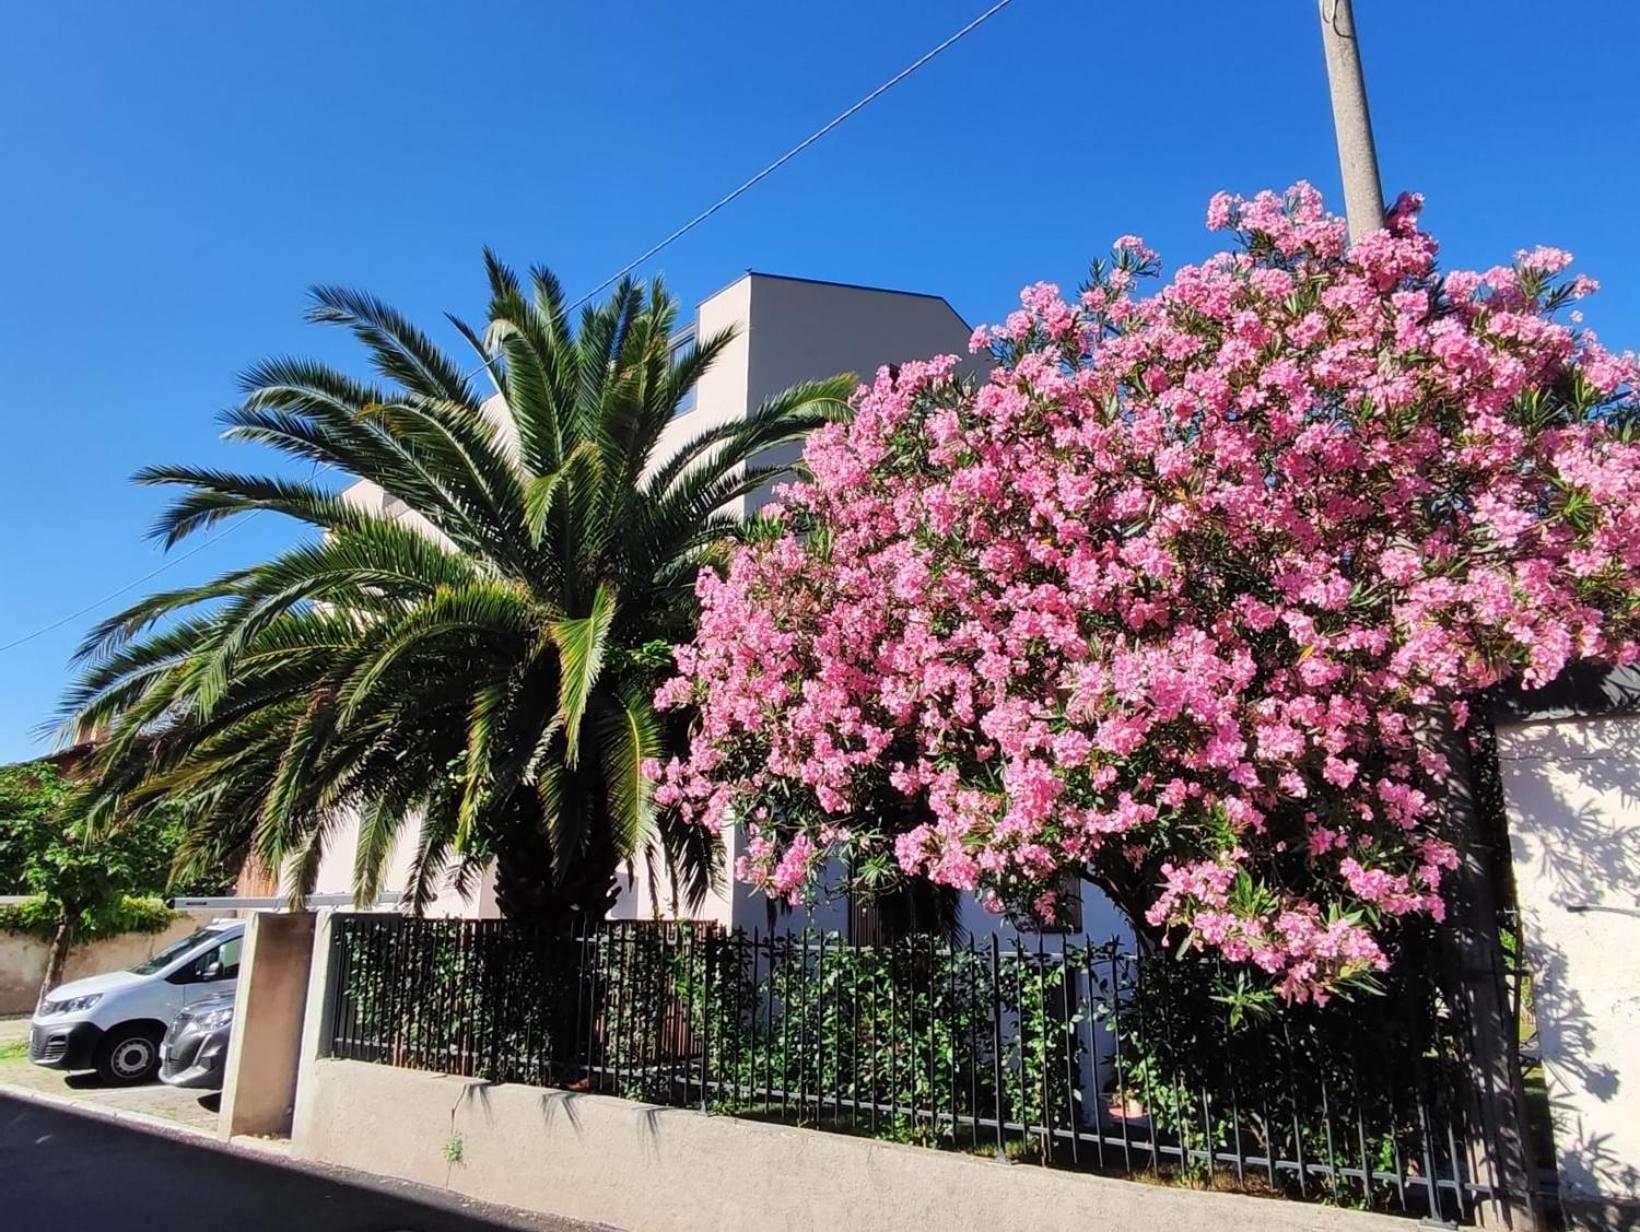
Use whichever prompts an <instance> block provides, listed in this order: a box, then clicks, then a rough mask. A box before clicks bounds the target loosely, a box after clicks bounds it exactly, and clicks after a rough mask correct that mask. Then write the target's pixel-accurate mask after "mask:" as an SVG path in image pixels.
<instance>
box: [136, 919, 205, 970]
mask: <svg viewBox="0 0 1640 1232" xmlns="http://www.w3.org/2000/svg"><path fill="white" fill-rule="evenodd" d="M216 935H217V930H216V929H214V928H201V929H199V930H198V931H196V932H191V933H189V934H188V935H187V936H186V937H184V938H183V939H182V940H181V941H178V942H177V943H176V944H175V945H168V946H166V947H165V948H164V949H163V950H161V951H160V952H159V953H158V954H155V955H154V956H153V957H152V958H150V959H149V960H148V961H147V962H141V963H138V964H137V965H136V966H135V967H132V968H131V970H132V971H134V972H136V974H138V975H153V974H154V973H155V972H156V971H163V970H165V968H166V967H168V966H170V965H171V963H172V962H174V961H175V960H176V959H178V958H181V957H182V956H183V955H184V954H186V953H187V952H188V951H189V950H191V949H193V948H194V947H195V946H196V945H198V944H199V943H200V942H201V941H209V940H210V939H211V938H212V937H214V936H216Z"/></svg>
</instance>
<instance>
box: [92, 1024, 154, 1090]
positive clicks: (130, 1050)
mask: <svg viewBox="0 0 1640 1232" xmlns="http://www.w3.org/2000/svg"><path fill="white" fill-rule="evenodd" d="M159 1040H160V1033H159V1032H158V1031H156V1030H155V1029H154V1028H153V1027H145V1026H142V1025H140V1024H137V1023H131V1024H129V1025H126V1026H122V1027H115V1028H114V1029H113V1030H111V1031H110V1032H109V1033H108V1034H107V1035H105V1036H103V1041H102V1045H101V1047H99V1048H98V1049H97V1077H99V1078H101V1079H102V1080H103V1081H104V1082H105V1083H107V1084H108V1085H109V1086H111V1087H134V1086H136V1085H137V1084H138V1083H139V1082H147V1081H148V1080H149V1079H151V1078H152V1077H153V1076H154V1073H155V1071H156V1070H158V1069H159Z"/></svg>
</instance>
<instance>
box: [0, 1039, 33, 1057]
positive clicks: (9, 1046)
mask: <svg viewBox="0 0 1640 1232" xmlns="http://www.w3.org/2000/svg"><path fill="white" fill-rule="evenodd" d="M27 1058H28V1041H27V1040H7V1041H6V1042H5V1043H3V1044H0V1061H23V1060H26V1059H27Z"/></svg>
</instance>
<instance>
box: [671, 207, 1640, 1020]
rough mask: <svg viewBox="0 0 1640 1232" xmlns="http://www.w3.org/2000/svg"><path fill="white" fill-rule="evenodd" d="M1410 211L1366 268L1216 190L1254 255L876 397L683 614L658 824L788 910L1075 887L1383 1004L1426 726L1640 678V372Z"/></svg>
mask: <svg viewBox="0 0 1640 1232" xmlns="http://www.w3.org/2000/svg"><path fill="white" fill-rule="evenodd" d="M1420 204H1421V202H1420V200H1419V199H1418V198H1416V197H1410V196H1403V197H1402V198H1401V200H1400V201H1399V202H1398V203H1397V205H1396V206H1395V208H1394V209H1393V210H1392V211H1391V212H1390V214H1389V216H1388V218H1387V222H1386V226H1385V228H1384V229H1383V230H1380V231H1378V232H1376V233H1373V234H1371V235H1369V236H1367V237H1366V238H1364V239H1363V240H1362V241H1361V242H1359V243H1357V244H1356V245H1354V246H1353V247H1351V246H1348V245H1347V243H1346V238H1345V228H1344V224H1343V222H1342V221H1341V220H1339V219H1337V218H1335V217H1332V216H1330V215H1328V214H1326V213H1325V212H1324V211H1323V208H1322V205H1321V202H1320V199H1319V196H1318V194H1317V193H1316V192H1315V190H1314V189H1313V188H1311V187H1310V186H1308V185H1306V184H1300V185H1298V186H1296V187H1295V188H1293V189H1291V190H1290V191H1289V192H1287V193H1286V194H1283V195H1277V194H1273V193H1261V194H1259V195H1258V196H1256V197H1254V198H1252V199H1240V198H1233V197H1229V196H1225V195H1220V196H1218V197H1215V198H1214V200H1213V202H1212V203H1211V205H1210V207H1209V211H1208V222H1209V225H1210V227H1212V228H1214V229H1217V230H1222V231H1227V232H1229V233H1230V234H1231V235H1232V236H1233V237H1234V239H1235V244H1234V246H1233V248H1232V249H1231V251H1228V252H1224V253H1220V254H1219V255H1216V256H1214V257H1212V258H1211V259H1209V260H1207V261H1205V262H1203V263H1202V264H1200V265H1197V266H1190V267H1186V268H1184V269H1181V270H1180V271H1178V273H1177V274H1176V275H1175V276H1174V277H1173V279H1172V280H1171V282H1169V283H1168V284H1167V285H1165V286H1164V287H1162V288H1161V289H1160V290H1159V291H1157V292H1156V293H1154V294H1152V295H1149V296H1148V297H1142V296H1140V295H1139V294H1138V291H1139V286H1140V283H1141V281H1142V280H1145V279H1148V278H1154V277H1156V276H1157V274H1158V271H1159V266H1158V263H1157V259H1156V257H1155V255H1154V254H1153V253H1152V252H1150V251H1149V250H1148V249H1146V248H1145V246H1144V245H1143V243H1142V242H1141V241H1140V240H1138V239H1136V238H1133V237H1131V236H1127V237H1123V238H1122V239H1120V240H1118V241H1117V242H1116V245H1115V248H1114V251H1113V253H1112V255H1111V257H1110V258H1109V259H1108V260H1103V261H1100V262H1096V263H1095V265H1094V267H1093V272H1092V276H1091V279H1090V281H1089V283H1088V284H1087V285H1086V287H1085V288H1084V289H1083V291H1082V293H1081V295H1080V297H1079V298H1077V299H1076V300H1074V301H1069V302H1068V301H1066V300H1065V299H1062V298H1061V296H1060V294H1059V291H1058V289H1057V288H1055V287H1053V286H1051V285H1047V284H1039V285H1037V286H1034V287H1030V288H1028V289H1027V290H1026V291H1025V292H1024V293H1023V295H1022V304H1023V306H1022V307H1021V309H1020V310H1019V311H1017V312H1015V313H1013V314H1012V315H1011V316H1010V317H1009V318H1008V319H1007V321H1006V322H1005V323H1004V324H1003V325H1001V326H999V327H996V328H991V329H981V330H979V331H977V332H976V333H975V335H974V340H973V346H974V347H975V349H977V350H989V351H990V352H991V354H992V355H993V356H994V358H995V360H996V367H995V369H994V371H993V372H992V374H991V376H990V379H989V380H988V381H986V382H985V383H984V384H982V385H979V386H978V387H975V386H974V385H973V384H971V383H965V382H964V381H962V380H959V379H957V378H956V377H955V376H954V366H955V364H956V359H955V358H954V357H951V356H946V357H942V358H939V359H935V360H932V361H929V362H926V363H908V364H905V365H904V366H903V367H901V368H899V369H898V370H897V371H896V370H893V369H885V370H884V371H882V372H880V373H879V374H878V375H877V378H876V381H875V383H874V384H872V385H871V386H870V387H868V388H862V390H861V391H860V392H859V393H858V395H857V396H856V398H855V401H854V415H853V418H852V420H851V421H850V422H848V423H846V424H845V423H840V424H835V425H831V426H827V427H824V428H822V429H821V430H819V431H818V432H817V433H816V434H815V435H814V436H813V437H812V438H811V439H810V442H809V445H808V449H807V453H806V455H805V456H806V462H807V468H808V476H809V477H808V478H807V479H806V480H805V481H803V482H800V483H797V484H795V485H794V486H792V487H790V488H789V489H787V490H786V491H785V493H784V495H783V500H782V504H781V506H780V507H778V508H777V509H775V510H774V511H772V512H771V514H770V519H769V520H768V521H767V522H766V523H765V524H763V525H761V526H760V527H758V528H757V533H756V534H755V535H754V536H753V537H752V541H751V542H749V543H748V544H747V545H746V546H744V547H742V548H741V549H739V550H738V551H737V553H736V554H735V555H734V556H733V558H732V559H731V560H730V561H729V563H728V565H727V569H726V571H725V572H724V573H722V574H716V573H706V574H703V575H702V577H701V579H700V584H699V591H700V596H701V599H702V602H703V607H704V612H703V615H702V618H701V623H700V627H699V632H698V635H697V636H696V638H695V640H694V642H693V643H692V644H690V645H685V646H681V647H679V648H678V649H677V651H676V656H677V662H678V668H679V674H678V676H677V677H676V678H675V679H674V680H672V681H671V682H670V683H668V684H667V685H666V686H665V687H664V688H663V689H662V690H661V694H660V698H659V700H660V702H661V704H663V705H667V706H678V705H683V704H691V705H693V706H695V707H697V708H698V715H699V717H698V723H697V728H696V732H695V736H694V739H693V743H692V748H691V752H690V755H689V758H688V759H687V760H686V761H674V762H673V763H672V764H670V765H668V766H665V767H661V766H652V767H651V768H650V769H651V773H652V775H654V776H655V777H657V778H659V779H660V780H661V784H660V786H659V788H658V790H657V800H658V801H659V802H660V803H662V804H663V805H665V806H668V807H672V808H676V809H678V810H680V811H681V813H682V815H683V816H684V817H685V818H687V819H689V820H691V821H693V822H695V823H698V824H700V825H703V826H722V825H725V824H730V823H738V824H742V825H744V826H745V827H746V828H747V838H746V842H745V844H744V850H745V853H746V854H745V855H744V857H743V858H742V859H741V861H740V865H739V869H738V873H739V875H740V876H741V877H742V878H743V879H745V880H748V881H750V882H751V883H752V884H754V885H756V886H758V887H761V888H762V889H763V890H765V891H766V892H767V893H769V894H771V895H774V896H778V897H782V898H787V899H792V900H794V901H795V900H796V899H799V898H801V897H803V896H804V895H805V894H807V893H810V892H811V890H810V887H811V886H812V885H813V883H814V881H815V878H816V877H817V875H818V872H819V870H820V869H821V868H822V867H823V866H824V865H825V862H826V859H827V857H828V856H829V855H841V856H843V857H844V858H845V865H846V867H848V868H850V869H851V870H853V875H855V876H857V877H858V876H868V877H870V878H873V879H874V881H875V883H876V884H879V885H880V884H882V882H883V881H884V879H885V878H890V877H907V878H909V877H922V878H927V879H929V880H931V881H932V882H935V883H937V884H940V885H944V886H949V887H955V888H959V889H962V890H968V891H974V892H976V893H978V894H979V895H980V896H981V897H982V899H983V900H984V901H986V902H987V903H988V904H989V905H991V906H992V907H994V908H996V909H999V910H1004V909H1005V910H1009V911H1014V912H1019V913H1027V914H1030V915H1033V916H1036V917H1039V918H1051V917H1053V916H1054V914H1055V912H1056V909H1057V907H1058V888H1059V887H1061V886H1063V885H1064V884H1065V879H1066V877H1067V875H1069V874H1072V873H1075V874H1082V875H1085V876H1087V877H1088V878H1090V879H1092V880H1093V881H1094V882H1095V883H1096V884H1098V885H1099V886H1100V887H1102V888H1103V889H1104V890H1105V891H1106V892H1107V893H1109V894H1110V895H1111V896H1112V898H1113V899H1114V900H1115V901H1116V902H1117V903H1118V904H1119V905H1120V906H1121V907H1122V908H1123V909H1124V910H1125V911H1126V912H1127V913H1128V915H1129V916H1130V918H1131V919H1132V921H1133V922H1134V924H1135V926H1136V928H1138V929H1139V930H1140V931H1141V933H1142V934H1143V935H1145V936H1147V937H1148V938H1150V939H1151V940H1152V941H1155V942H1159V943H1161V944H1172V945H1186V944H1188V945H1191V946H1200V947H1204V948H1206V949H1208V950H1210V951H1217V952H1218V953H1219V954H1221V955H1222V956H1223V957H1224V958H1226V959H1228V960H1231V961H1232V962H1235V963H1244V964H1250V970H1252V971H1253V972H1255V973H1258V972H1261V973H1263V974H1262V975H1261V976H1258V980H1257V982H1258V983H1259V984H1262V986H1264V987H1266V988H1273V989H1274V990H1275V991H1276V992H1278V993H1279V994H1280V995H1281V996H1284V997H1287V998H1296V999H1307V998H1310V997H1314V996H1321V997H1324V996H1325V995H1327V993H1328V992H1329V991H1330V990H1332V989H1335V988H1338V987H1340V986H1342V985H1347V984H1349V983H1351V982H1352V981H1362V980H1370V978H1371V977H1372V973H1373V972H1374V971H1375V970H1377V969H1381V968H1383V967H1384V966H1386V964H1387V962H1388V959H1387V957H1386V947H1387V945H1388V939H1389V937H1390V936H1391V935H1392V934H1393V930H1394V924H1395V921H1396V920H1397V918H1398V917H1434V918H1435V919H1437V920H1438V919H1440V918H1441V917H1442V912H1443V908H1442V896H1441V882H1442V875H1443V872H1445V871H1446V870H1448V869H1450V868H1451V867H1453V866H1454V864H1455V858H1456V857H1455V852H1454V850H1453V848H1452V846H1450V845H1449V844H1448V843H1447V842H1445V841H1443V840H1442V839H1441V838H1440V837H1439V835H1438V833H1437V828H1436V827H1435V826H1434V825H1433V824H1432V818H1433V815H1434V812H1435V810H1434V808H1433V798H1434V796H1435V795H1436V792H1437V788H1438V784H1439V782H1440V780H1441V778H1442V776H1443V775H1444V774H1446V773H1447V766H1446V764H1445V762H1444V760H1443V758H1442V756H1441V755H1440V754H1439V753H1438V752H1436V751H1434V750H1433V747H1432V746H1431V745H1429V744H1428V743H1427V742H1424V741H1421V740H1419V739H1418V738H1417V732H1416V730H1415V728H1416V727H1417V721H1418V719H1419V716H1420V715H1421V714H1422V715H1425V716H1427V715H1428V714H1430V713H1432V712H1433V713H1439V712H1449V713H1450V716H1451V721H1453V722H1456V723H1458V724H1460V725H1461V724H1462V723H1463V722H1465V720H1466V717H1467V701H1466V699H1468V698H1470V697H1471V696H1472V695H1473V694H1474V693H1475V692H1476V691H1477V690H1480V689H1483V688H1485V687H1486V686H1488V685H1491V684H1493V683H1494V682H1497V681H1499V680H1501V679H1504V678H1506V677H1515V678H1518V679H1520V680H1521V681H1523V682H1524V683H1525V684H1527V685H1529V686H1530V685H1534V684H1541V683H1544V682H1547V681H1548V680H1550V679H1551V678H1553V677H1554V676H1555V675H1556V674H1557V673H1559V672H1560V671H1561V669H1562V668H1563V667H1564V666H1565V665H1566V664H1567V663H1568V662H1570V661H1572V660H1574V659H1583V658H1594V659H1603V660H1607V661H1611V662H1617V663H1627V662H1631V661H1633V660H1635V659H1636V657H1637V655H1640V647H1637V643H1636V638H1637V636H1640V613H1637V607H1640V446H1637V445H1636V444H1634V443H1631V424H1632V420H1633V418H1634V417H1635V412H1636V406H1635V389H1636V384H1637V367H1636V362H1635V359H1634V357H1633V356H1632V355H1629V354H1622V355H1619V354H1614V353H1613V352H1611V351H1608V350H1607V349H1606V348H1604V347H1603V346H1602V345H1601V344H1600V342H1599V341H1598V340H1597V339H1596V337H1595V335H1594V334H1593V333H1592V332H1590V331H1588V330H1587V329H1585V328H1583V327H1582V325H1581V316H1580V314H1579V313H1578V312H1577V311H1576V310H1575V309H1573V308H1572V307H1571V305H1572V303H1573V301H1575V300H1578V299H1580V298H1581V297H1582V296H1584V295H1585V294H1587V293H1589V292H1590V291H1592V290H1594V289H1595V284H1594V283H1593V282H1592V281H1591V280H1589V279H1587V278H1582V277H1577V278H1569V277H1568V276H1567V275H1566V273H1565V271H1566V267H1567V266H1568V264H1569V262H1570V260H1571V258H1570V257H1569V256H1568V255H1567V254H1566V253H1563V252H1560V251H1557V250H1554V249H1546V248H1539V249H1535V250H1532V251H1529V252H1522V253H1519V254H1518V255H1517V257H1516V259H1515V262H1514V263H1513V264H1512V265H1509V266H1500V267H1498V268H1495V269H1491V270H1487V271H1486V272H1484V273H1471V272H1453V273H1447V274H1444V275H1443V274H1442V273H1440V272H1439V271H1438V269H1437V267H1436V243H1435V240H1434V239H1433V238H1432V237H1430V236H1429V235H1427V234H1424V233H1423V232H1421V231H1420V230H1419V229H1418V226H1417V216H1418V209H1419V206H1420ZM1443 718H1444V715H1443ZM834 867H835V866H834Z"/></svg>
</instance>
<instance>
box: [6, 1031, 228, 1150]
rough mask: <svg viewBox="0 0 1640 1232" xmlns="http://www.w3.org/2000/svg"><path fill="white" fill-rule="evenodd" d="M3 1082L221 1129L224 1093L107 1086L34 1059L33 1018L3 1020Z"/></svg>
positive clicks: (211, 1131)
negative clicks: (30, 1025)
mask: <svg viewBox="0 0 1640 1232" xmlns="http://www.w3.org/2000/svg"><path fill="white" fill-rule="evenodd" d="M0 1086H9V1087H21V1088H22V1089H24V1090H27V1091H39V1092H41V1093H43V1094H47V1095H56V1096H60V1097H63V1098H66V1099H72V1100H74V1101H75V1102H77V1103H78V1102H84V1103H87V1104H95V1105H101V1106H103V1107H106V1108H118V1109H120V1110H121V1111H124V1112H139V1113H142V1114H143V1115H144V1116H151V1117H160V1118H163V1119H164V1120H167V1121H174V1122H176V1123H177V1124H179V1125H183V1126H186V1127H188V1128H190V1129H198V1130H203V1131H204V1132H205V1133H209V1134H214V1133H215V1132H216V1112H217V1104H218V1095H217V1093H216V1092H215V1091H189V1090H183V1089H180V1088H177V1087H168V1086H166V1085H165V1084H164V1083H162V1082H157V1081H156V1082H151V1083H149V1084H147V1085H146V1086H140V1087H105V1086H103V1085H102V1084H101V1083H100V1082H98V1081H97V1076H96V1075H95V1074H89V1073H87V1074H65V1073H64V1072H63V1071H62V1070H60V1069H45V1068H43V1067H41V1066H38V1065H35V1064H34V1063H33V1062H31V1061H30V1060H29V1059H28V1019H27V1018H0Z"/></svg>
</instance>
